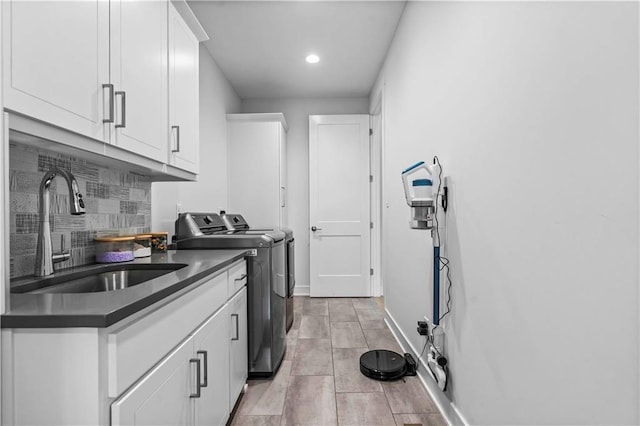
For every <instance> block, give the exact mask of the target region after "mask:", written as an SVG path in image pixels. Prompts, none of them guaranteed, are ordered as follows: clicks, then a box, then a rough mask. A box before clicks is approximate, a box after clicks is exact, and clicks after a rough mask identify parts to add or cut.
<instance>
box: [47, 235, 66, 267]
mask: <svg viewBox="0 0 640 426" xmlns="http://www.w3.org/2000/svg"><path fill="white" fill-rule="evenodd" d="M66 241H67V238H66V236H65V235H64V234H61V235H60V252H59V253H54V254H53V256H51V259H52V260H53V263H59V262H64V261H65V260H69V259H70V258H71V253H70V252H68V251H65V248H66V245H67V244H66Z"/></svg>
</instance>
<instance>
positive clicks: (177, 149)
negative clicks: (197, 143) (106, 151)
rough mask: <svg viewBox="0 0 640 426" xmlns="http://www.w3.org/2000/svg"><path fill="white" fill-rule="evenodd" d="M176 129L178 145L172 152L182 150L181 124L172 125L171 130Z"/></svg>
mask: <svg viewBox="0 0 640 426" xmlns="http://www.w3.org/2000/svg"><path fill="white" fill-rule="evenodd" d="M174 129H175V131H176V147H175V149H172V150H171V152H180V126H171V130H174Z"/></svg>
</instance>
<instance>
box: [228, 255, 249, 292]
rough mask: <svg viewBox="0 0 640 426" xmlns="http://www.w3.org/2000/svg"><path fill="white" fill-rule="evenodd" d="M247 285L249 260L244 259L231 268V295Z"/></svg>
mask: <svg viewBox="0 0 640 426" xmlns="http://www.w3.org/2000/svg"><path fill="white" fill-rule="evenodd" d="M245 285H247V262H246V261H245V260H244V259H243V260H240V261H238V262H236V263H234V264H233V265H232V266H231V268H229V297H232V296H233V295H234V294H236V292H237V291H238V290H240V289H241V288H242V287H244V286H245Z"/></svg>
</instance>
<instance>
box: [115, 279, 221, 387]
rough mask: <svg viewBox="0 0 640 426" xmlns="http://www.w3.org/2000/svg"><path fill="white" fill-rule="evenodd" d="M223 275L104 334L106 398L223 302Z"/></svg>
mask: <svg viewBox="0 0 640 426" xmlns="http://www.w3.org/2000/svg"><path fill="white" fill-rule="evenodd" d="M227 286H228V281H227V272H226V271H223V272H221V273H220V274H218V275H217V276H215V277H213V278H207V282H205V283H204V284H201V285H199V286H198V287H197V288H195V289H193V290H191V291H190V292H188V293H186V294H184V295H183V296H181V297H180V298H178V299H176V300H174V301H173V302H170V303H169V304H167V305H165V306H163V307H161V308H159V309H157V310H155V311H153V312H151V313H149V314H148V315H146V316H144V317H142V318H140V319H139V320H138V321H135V322H134V323H132V324H129V325H126V326H124V327H123V328H120V329H117V330H114V331H113V332H112V333H110V334H109V335H108V340H107V357H108V366H109V377H108V381H109V390H108V396H109V397H116V396H118V395H120V394H121V393H122V392H123V391H124V390H125V389H127V388H128V387H129V386H130V385H131V384H132V383H134V382H135V381H136V380H138V379H139V378H140V377H141V376H142V375H143V374H144V373H145V372H146V371H148V370H149V369H150V368H151V367H153V366H154V365H155V364H156V363H157V362H158V361H160V360H161V359H162V358H163V357H164V356H165V355H166V354H167V353H168V352H170V351H171V350H172V349H173V348H174V347H175V346H176V345H178V344H179V343H180V342H181V341H183V340H184V338H185V336H188V335H189V334H191V332H192V331H193V330H194V329H195V328H196V327H198V325H200V324H202V323H203V322H204V321H205V320H206V319H207V318H208V317H209V316H211V314H212V313H213V312H215V311H216V310H218V309H219V308H220V307H222V306H223V305H224V303H225V302H226V301H227V291H228V288H227Z"/></svg>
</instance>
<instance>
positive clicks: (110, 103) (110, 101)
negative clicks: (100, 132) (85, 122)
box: [102, 83, 113, 123]
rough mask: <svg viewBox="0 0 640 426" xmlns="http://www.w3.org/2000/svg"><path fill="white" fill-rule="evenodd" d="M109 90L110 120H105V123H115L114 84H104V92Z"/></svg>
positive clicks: (103, 120)
mask: <svg viewBox="0 0 640 426" xmlns="http://www.w3.org/2000/svg"><path fill="white" fill-rule="evenodd" d="M104 89H109V118H103V119H102V122H103V123H113V84H110V83H108V84H103V85H102V90H104Z"/></svg>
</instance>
